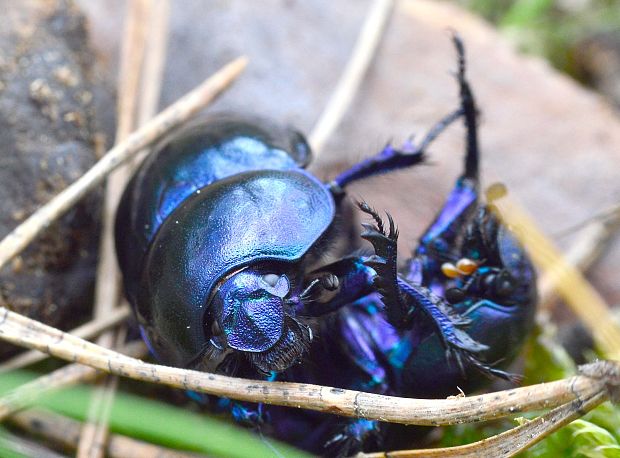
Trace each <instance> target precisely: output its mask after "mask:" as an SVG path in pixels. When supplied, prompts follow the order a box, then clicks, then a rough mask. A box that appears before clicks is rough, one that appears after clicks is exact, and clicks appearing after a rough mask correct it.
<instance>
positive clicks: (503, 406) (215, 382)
mask: <svg viewBox="0 0 620 458" xmlns="http://www.w3.org/2000/svg"><path fill="white" fill-rule="evenodd" d="M0 338H1V339H3V340H6V341H8V342H11V343H13V344H15V345H20V346H24V347H28V348H35V349H37V350H40V351H45V352H46V353H49V354H50V355H53V356H56V357H58V358H62V359H65V360H69V361H73V362H77V363H80V364H86V365H88V366H90V367H93V368H96V369H100V370H102V371H106V372H108V373H112V374H116V375H120V376H123V377H129V378H132V379H134V380H141V381H145V382H151V383H158V384H162V385H168V386H172V387H175V388H180V389H183V390H190V391H197V392H201V393H207V394H212V395H215V396H223V397H228V398H231V399H237V400H240V401H249V402H261V403H265V404H276V405H282V406H288V407H296V408H305V409H310V410H317V411H321V412H328V413H332V414H338V415H343V416H349V417H361V418H367V419H372V420H380V421H387V422H396V423H403V424H412V425H414V424H415V425H423V426H439V425H450V424H459V423H466V422H475V421H486V420H492V419H496V418H502V417H505V416H510V415H514V414H517V413H520V412H525V411H531V410H542V409H547V408H553V407H556V406H558V405H561V404H564V403H566V402H569V401H571V400H573V399H575V398H576V397H577V396H579V397H581V398H585V397H587V396H591V395H592V394H593V393H596V392H600V391H603V390H605V389H607V388H606V386H605V381H601V380H598V379H593V378H590V377H586V376H575V377H571V378H569V379H564V380H559V381H556V382H551V383H545V384H540V385H535V386H530V387H522V388H515V389H512V390H506V391H501V392H496V393H490V394H483V395H479V396H473V397H466V398H459V399H443V400H429V399H411V398H402V397H391V396H382V395H378V394H372V393H364V392H360V391H354V390H344V389H340V388H332V387H324V386H318V385H309V384H304V383H284V382H269V381H262V380H247V379H240V378H234V377H226V376H223V375H217V374H211V373H205V372H197V371H190V370H186V369H179V368H175V367H167V366H159V365H155V364H149V363H145V362H143V361H140V360H137V359H134V358H130V357H127V356H125V355H122V354H120V353H117V352H115V351H113V350H109V349H107V348H103V347H100V346H98V345H95V344H93V343H90V342H87V341H84V340H82V339H79V338H77V337H75V336H72V335H70V334H66V333H63V332H61V331H59V330H57V329H54V328H52V327H50V326H47V325H44V324H43V323H39V322H38V321H35V320H32V319H30V318H27V317H25V316H22V315H19V314H17V313H15V312H11V311H10V310H8V309H6V308H3V307H0ZM601 364H603V362H602V363H601ZM604 364H608V365H611V366H612V367H613V368H615V369H616V370H620V368H619V367H617V365H615V363H604Z"/></svg>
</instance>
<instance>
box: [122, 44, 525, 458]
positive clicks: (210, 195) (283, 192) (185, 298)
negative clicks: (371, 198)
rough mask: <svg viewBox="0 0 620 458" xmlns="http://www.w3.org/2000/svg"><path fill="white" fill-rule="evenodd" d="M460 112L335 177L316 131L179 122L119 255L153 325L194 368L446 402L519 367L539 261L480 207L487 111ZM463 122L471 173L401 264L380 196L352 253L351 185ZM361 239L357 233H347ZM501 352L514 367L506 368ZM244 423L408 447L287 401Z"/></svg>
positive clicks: (147, 329)
mask: <svg viewBox="0 0 620 458" xmlns="http://www.w3.org/2000/svg"><path fill="white" fill-rule="evenodd" d="M454 42H455V44H456V48H457V51H458V54H459V71H458V73H457V79H458V82H459V88H460V97H461V106H460V108H459V109H458V110H456V111H455V112H453V113H450V114H449V115H448V116H446V117H445V118H444V119H443V120H441V121H440V122H439V123H438V124H437V125H436V126H435V127H434V128H433V129H432V130H431V131H430V133H429V134H428V135H427V136H426V138H425V139H423V140H422V141H421V142H420V143H419V144H416V145H414V144H412V143H410V142H409V143H407V144H405V145H404V146H403V147H402V148H400V149H397V148H394V147H392V146H391V145H388V146H386V147H385V148H384V149H383V150H382V151H380V152H379V153H378V154H377V155H376V156H373V157H371V158H370V159H367V160H365V161H362V162H360V163H359V164H356V165H354V166H353V167H352V168H351V169H349V170H347V171H345V172H343V173H341V174H340V175H338V176H337V177H336V178H335V179H334V180H333V181H332V182H330V183H328V184H324V183H322V182H321V181H320V180H318V179H317V178H316V177H314V176H313V175H312V174H310V173H309V172H307V171H306V170H304V168H305V166H306V165H307V164H308V163H309V161H310V158H311V152H310V148H309V146H308V144H307V143H306V141H305V140H304V138H303V136H302V135H301V134H299V133H297V132H295V131H294V130H291V129H283V128H281V127H277V126H274V125H272V124H270V123H267V122H265V121H261V120H256V119H249V118H242V117H230V116H225V117H216V118H213V119H211V120H209V121H207V122H200V123H197V124H194V125H192V126H190V127H188V128H186V129H184V130H183V131H182V132H180V133H176V134H174V135H173V136H172V137H171V138H170V139H168V140H166V141H165V142H164V144H163V145H161V146H160V147H158V148H156V150H155V151H154V152H153V153H152V154H151V155H150V156H149V157H148V158H147V159H146V160H145V162H144V163H143V164H142V166H141V167H140V169H139V170H138V172H137V173H136V175H135V176H134V177H133V179H132V180H131V182H130V183H129V185H128V187H127V189H126V191H125V194H124V196H123V198H122V201H121V205H120V207H119V211H118V214H117V221H116V239H117V252H118V258H119V263H120V266H121V270H122V272H123V277H124V282H125V290H126V293H127V296H128V298H129V300H130V302H131V303H132V305H133V307H134V311H135V314H136V317H137V319H138V322H139V325H140V330H141V332H142V335H143V337H144V339H145V341H146V342H147V343H148V344H149V347H150V349H151V351H152V353H153V354H154V355H155V356H156V358H158V359H159V360H161V361H163V362H165V363H167V364H171V365H175V366H181V367H189V368H193V369H198V370H206V371H212V372H219V373H224V374H227V375H239V376H243V377H270V378H272V379H277V380H286V381H297V382H307V383H316V384H323V385H331V386H336V387H341V388H349V389H359V390H365V391H371V392H376V393H382V394H392V395H401V396H412V397H445V396H447V395H449V394H453V393H455V392H456V390H457V386H459V387H461V388H464V389H466V390H471V389H475V388H477V387H479V386H481V385H482V384H483V382H484V380H485V377H481V375H486V376H489V377H491V378H492V377H501V378H505V379H513V377H512V375H511V374H509V373H507V372H504V371H503V370H502V369H501V368H500V367H505V366H506V365H507V364H509V363H510V362H511V361H512V360H513V359H514V357H515V355H516V354H517V353H518V350H519V348H520V345H521V343H522V341H523V339H524V338H525V336H526V335H527V333H528V331H529V329H530V328H531V326H532V323H533V316H534V311H535V301H536V285H535V273H534V270H533V267H532V265H531V263H530V261H529V260H528V257H527V255H526V254H525V252H524V251H523V249H522V248H521V247H520V245H519V244H518V242H517V241H516V240H515V238H514V237H513V236H512V235H511V234H510V232H509V231H508V229H507V228H506V227H505V225H504V224H503V223H502V222H501V221H500V220H499V219H498V218H497V217H496V216H495V215H494V214H493V213H492V212H491V211H490V209H489V206H488V205H487V204H485V203H484V202H482V198H481V196H480V191H479V180H478V155H479V152H478V145H477V132H476V115H477V113H476V106H475V102H474V98H473V95H472V93H471V90H470V87H469V84H468V82H467V81H466V79H465V74H464V72H465V65H464V57H463V47H462V44H461V42H460V40H459V39H458V38H456V37H455V39H454ZM457 119H463V120H464V123H465V126H466V130H467V137H466V138H467V141H466V154H465V161H464V171H463V173H462V175H461V176H460V177H459V179H458V180H457V181H456V184H455V186H454V188H453V190H452V192H451V193H450V195H449V196H448V199H447V201H446V202H445V204H444V207H443V208H442V209H441V210H440V212H439V213H438V215H437V217H436V218H435V220H434V221H433V222H432V224H431V225H430V226H429V227H428V229H427V230H426V232H425V233H424V234H423V235H422V237H421V238H420V242H419V245H418V247H417V248H416V250H415V251H414V253H413V255H412V257H411V258H410V259H409V260H407V261H406V262H405V263H404V265H403V266H402V267H401V269H400V270H399V269H398V265H397V256H396V244H397V238H398V231H397V229H396V226H395V224H394V221H393V219H392V218H391V216H390V215H389V214H388V215H387V218H388V224H387V225H386V224H384V221H383V219H382V218H381V217H380V216H379V214H378V213H377V212H376V211H375V210H373V209H372V208H371V207H370V206H369V205H368V204H366V203H360V204H358V205H359V208H360V209H361V210H362V212H363V213H365V214H368V215H370V217H371V218H372V221H373V223H372V224H364V225H363V226H364V232H363V233H362V234H361V237H362V238H363V239H365V240H367V241H369V242H370V243H371V245H372V248H373V250H374V253H366V254H363V253H362V254H360V253H337V259H336V260H335V261H334V262H330V263H328V264H327V265H324V264H321V260H322V259H323V255H324V254H325V253H326V252H329V251H330V249H331V250H332V251H333V248H332V246H333V242H334V241H335V240H337V239H338V238H340V237H342V234H345V233H348V232H347V231H344V230H343V229H342V227H343V226H346V223H347V221H345V219H346V218H343V214H344V212H345V209H346V208H347V207H346V206H347V205H349V204H348V203H347V202H348V201H347V199H346V188H347V186H348V185H349V184H350V183H352V182H354V181H357V180H360V179H363V178H366V177H369V176H373V175H377V174H381V173H386V172H389V171H391V170H395V169H400V168H405V167H410V166H413V165H415V164H419V163H421V162H422V161H423V160H424V159H425V150H426V148H427V147H428V145H429V144H430V142H431V141H432V140H433V139H434V138H435V137H436V136H437V135H438V134H439V133H440V132H441V131H442V130H443V129H444V128H445V127H447V126H448V125H449V124H451V123H452V122H453V121H455V120H457ZM345 246H346V244H345ZM496 363H499V366H500V367H497V366H498V365H497V364H496ZM229 406H230V408H231V410H232V412H233V414H234V415H235V417H236V418H237V419H239V420H247V421H251V422H261V424H262V425H263V426H262V427H263V428H264V430H266V431H267V432H270V433H271V434H273V435H275V436H277V437H280V438H284V439H286V440H289V441H290V442H292V443H294V444H296V445H298V446H300V447H303V448H305V449H308V450H310V451H313V452H317V453H328V454H335V455H344V454H350V453H353V452H355V451H358V450H362V449H363V450H369V449H372V448H379V447H387V446H394V445H397V444H398V442H399V440H400V439H401V438H402V435H399V434H398V433H396V431H397V430H398V428H396V427H390V426H389V425H384V424H380V423H379V422H375V421H367V420H363V419H347V420H344V419H341V418H338V417H336V416H333V415H327V414H319V413H315V412H304V411H291V410H288V409H285V408H281V407H272V406H259V408H256V407H254V406H251V405H250V404H241V403H229Z"/></svg>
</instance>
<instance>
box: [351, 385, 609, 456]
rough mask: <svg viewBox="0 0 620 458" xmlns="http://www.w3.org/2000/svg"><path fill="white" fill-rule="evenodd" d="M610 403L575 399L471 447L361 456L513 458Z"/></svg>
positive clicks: (601, 396) (590, 398)
mask: <svg viewBox="0 0 620 458" xmlns="http://www.w3.org/2000/svg"><path fill="white" fill-rule="evenodd" d="M606 400H607V394H606V393H595V394H593V395H591V396H588V397H586V398H583V399H575V400H574V401H571V402H569V403H566V404H564V405H562V406H559V407H556V408H555V409H553V410H551V411H550V412H548V413H546V414H545V415H541V416H540V417H538V418H536V419H534V420H532V421H528V422H527V423H525V424H523V425H521V426H517V427H516V428H513V429H510V430H508V431H505V432H503V433H501V434H497V435H495V436H493V437H490V438H488V439H483V440H481V441H478V442H474V443H471V444H466V445H460V446H456V447H446V448H435V449H424V450H399V451H394V452H380V453H365V454H364V453H360V454H359V455H358V457H360V458H419V457H428V458H433V457H447V458H450V457H455V458H456V457H459V458H477V457H481V456H492V457H497V458H501V457H510V456H515V455H517V454H518V453H520V452H522V451H524V450H526V449H528V448H529V447H531V446H532V445H534V444H536V443H537V442H540V441H541V440H542V439H544V438H545V437H547V436H548V435H550V434H552V433H553V432H555V431H557V430H558V429H560V428H562V427H563V426H566V425H567V424H569V423H570V422H571V421H573V420H576V419H577V418H579V417H582V416H583V415H585V413H587V412H589V411H590V410H592V409H594V408H595V407H597V406H599V405H600V404H602V403H603V402H605V401H606Z"/></svg>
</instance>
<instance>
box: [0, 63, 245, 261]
mask: <svg viewBox="0 0 620 458" xmlns="http://www.w3.org/2000/svg"><path fill="white" fill-rule="evenodd" d="M246 64H247V59H246V58H245V57H240V58H238V59H235V60H234V61H232V62H230V63H229V64H228V65H226V66H224V67H223V68H222V69H221V70H219V71H218V72H217V73H216V74H215V75H213V76H212V77H210V78H209V79H207V80H206V81H205V82H203V83H202V84H201V85H200V86H198V87H197V88H195V89H194V90H192V91H191V92H189V93H188V94H186V95H185V96H184V97H182V98H181V99H179V100H178V101H177V102H175V103H174V104H173V105H171V106H170V107H168V108H166V109H165V110H164V111H162V112H161V113H159V114H158V115H157V116H156V117H155V118H153V119H152V120H151V121H150V122H148V123H147V124H145V125H144V127H142V128H141V129H139V130H138V131H136V132H134V133H133V134H131V135H130V136H129V137H128V138H127V140H125V141H124V142H122V143H121V144H119V145H117V146H115V147H114V148H112V149H111V150H110V151H109V152H108V153H107V154H106V155H105V156H104V157H103V158H102V159H101V160H99V161H98V162H97V163H96V164H95V165H94V166H93V167H92V168H91V169H90V170H88V171H87V172H86V173H85V174H84V175H82V176H81V177H80V178H79V179H78V180H76V181H75V182H74V183H72V184H71V185H70V186H68V187H67V188H66V189H65V190H63V191H62V192H61V193H59V194H58V195H57V196H56V197H54V198H53V199H52V200H50V201H49V202H48V203H47V204H45V205H44V206H43V207H41V208H39V209H38V210H37V211H35V212H34V213H33V214H32V215H31V216H30V217H29V218H27V219H26V220H25V221H24V222H23V223H21V224H20V225H19V226H17V227H16V228H15V229H14V230H13V231H11V233H9V234H8V235H7V236H6V237H5V238H4V239H2V241H0V268H1V267H3V266H4V265H6V263H7V262H8V261H9V260H11V259H12V258H13V257H14V256H15V255H17V254H19V253H20V252H21V251H22V250H23V249H24V248H25V247H26V246H27V245H28V244H29V243H30V242H31V241H32V240H34V238H35V237H36V236H37V235H38V234H39V233H40V232H41V231H42V230H43V229H45V228H46V227H48V226H49V225H50V224H51V223H53V222H54V221H55V220H56V219H58V218H59V217H60V216H61V215H63V214H64V213H65V212H66V211H67V210H69V209H70V208H71V207H72V206H73V205H74V204H75V203H76V202H78V201H79V200H80V199H81V198H82V197H84V195H86V193H87V192H88V191H90V190H91V189H93V188H94V187H96V186H97V185H98V184H100V183H101V182H102V181H103V179H104V178H105V177H106V176H107V175H108V174H109V173H110V172H111V171H112V170H114V169H115V168H116V167H118V166H119V165H121V164H122V163H123V162H125V161H126V160H128V159H129V158H130V157H132V156H133V155H134V154H136V153H137V152H139V151H140V150H142V149H144V148H145V147H147V146H148V145H150V144H151V143H153V142H154V141H157V140H158V139H159V138H161V137H162V136H163V135H165V134H166V133H168V132H170V131H171V130H172V129H174V128H175V127H178V126H179V125H181V124H183V123H184V122H186V121H187V120H188V119H189V118H191V117H192V116H193V115H195V114H196V113H197V112H198V111H200V110H202V109H203V108H204V107H206V106H207V105H208V104H209V103H210V102H212V101H213V100H214V99H215V98H216V97H217V96H218V95H219V94H221V93H222V92H223V91H224V90H225V89H226V88H227V87H228V86H229V85H230V84H231V83H232V82H233V81H234V80H235V79H236V78H237V77H238V76H239V75H240V74H241V72H242V71H243V69H244V68H245V66H246Z"/></svg>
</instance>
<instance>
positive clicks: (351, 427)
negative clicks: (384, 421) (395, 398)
mask: <svg viewBox="0 0 620 458" xmlns="http://www.w3.org/2000/svg"><path fill="white" fill-rule="evenodd" d="M379 428H380V424H379V422H378V421H371V420H365V419H363V418H358V419H356V420H351V421H348V422H347V423H346V424H345V425H343V426H341V428H340V430H339V431H338V432H336V433H335V434H334V435H333V436H332V438H331V439H329V440H328V441H327V442H326V443H325V451H326V454H327V455H328V456H353V455H356V454H357V453H359V452H361V451H362V447H364V448H368V445H369V444H370V443H371V442H373V441H374V442H375V443H376V446H378V448H381V433H380V430H379Z"/></svg>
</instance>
